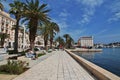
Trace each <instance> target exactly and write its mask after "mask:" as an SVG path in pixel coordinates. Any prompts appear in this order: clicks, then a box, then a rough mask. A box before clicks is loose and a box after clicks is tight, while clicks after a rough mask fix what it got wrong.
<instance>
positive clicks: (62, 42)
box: [55, 36, 65, 46]
mask: <svg viewBox="0 0 120 80" xmlns="http://www.w3.org/2000/svg"><path fill="white" fill-rule="evenodd" d="M55 41H56V42H58V43H59V45H62V46H64V45H65V41H64V39H63V38H62V37H61V36H58V37H57V38H56V40H55ZM59 45H57V46H59Z"/></svg>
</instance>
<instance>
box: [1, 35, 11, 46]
mask: <svg viewBox="0 0 120 80" xmlns="http://www.w3.org/2000/svg"><path fill="white" fill-rule="evenodd" d="M6 38H9V35H8V34H6V33H0V39H1V41H0V45H1V46H2V47H3V45H4V42H5V39H6Z"/></svg>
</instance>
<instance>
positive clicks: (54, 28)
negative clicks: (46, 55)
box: [49, 22, 60, 49]
mask: <svg viewBox="0 0 120 80" xmlns="http://www.w3.org/2000/svg"><path fill="white" fill-rule="evenodd" d="M59 31H60V29H59V26H58V25H57V24H56V23H54V22H51V23H50V27H49V32H50V33H49V35H50V48H51V49H52V44H53V38H54V37H55V35H56V33H57V32H59Z"/></svg>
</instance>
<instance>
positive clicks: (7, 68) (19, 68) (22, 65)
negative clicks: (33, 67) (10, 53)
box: [0, 60, 28, 74]
mask: <svg viewBox="0 0 120 80" xmlns="http://www.w3.org/2000/svg"><path fill="white" fill-rule="evenodd" d="M27 66H28V64H27V63H26V62H22V61H13V60H11V61H10V60H9V61H8V63H7V64H6V65H1V66H0V72H5V73H9V74H21V73H23V72H24V71H26V69H27Z"/></svg>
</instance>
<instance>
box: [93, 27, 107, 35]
mask: <svg viewBox="0 0 120 80" xmlns="http://www.w3.org/2000/svg"><path fill="white" fill-rule="evenodd" d="M106 31H108V30H107V29H103V30H101V31H99V32H97V33H96V34H94V36H99V35H102V34H104V33H105V32H106Z"/></svg>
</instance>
